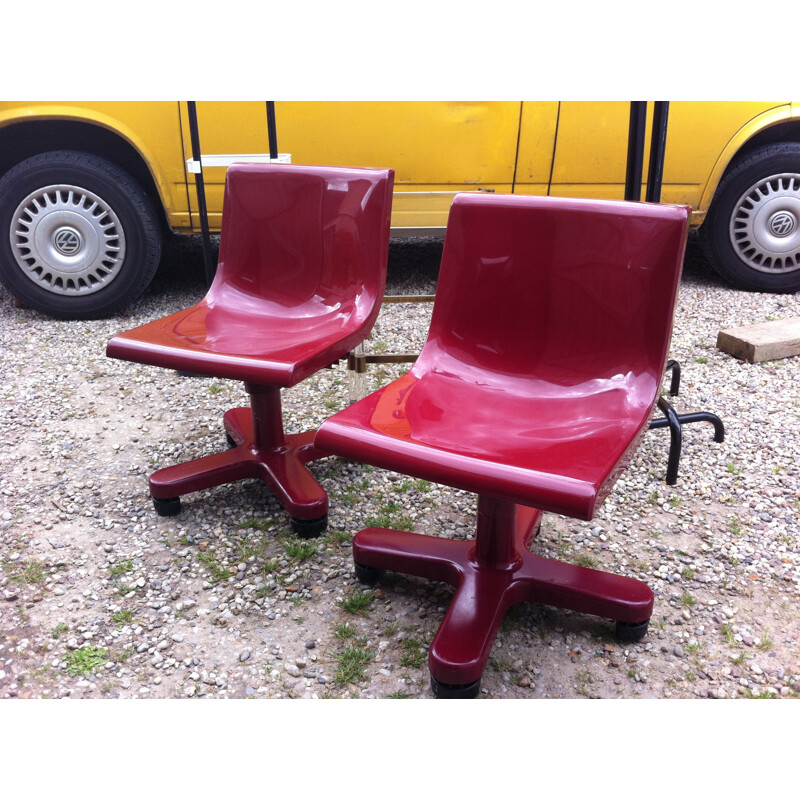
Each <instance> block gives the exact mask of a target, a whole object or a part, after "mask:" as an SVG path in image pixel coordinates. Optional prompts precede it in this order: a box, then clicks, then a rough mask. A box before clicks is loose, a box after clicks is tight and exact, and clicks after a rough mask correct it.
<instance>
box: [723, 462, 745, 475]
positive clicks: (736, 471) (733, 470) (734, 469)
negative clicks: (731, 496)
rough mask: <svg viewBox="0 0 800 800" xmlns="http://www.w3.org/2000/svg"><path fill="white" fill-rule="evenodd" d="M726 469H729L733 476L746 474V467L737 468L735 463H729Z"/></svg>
mask: <svg viewBox="0 0 800 800" xmlns="http://www.w3.org/2000/svg"><path fill="white" fill-rule="evenodd" d="M725 469H727V470H728V472H730V473H731V475H740V474H741V473H742V472H744V467H739V466H737V465H736V464H734V463H733V461H729V462H728V463H727V464H726V465H725Z"/></svg>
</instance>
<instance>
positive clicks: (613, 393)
mask: <svg viewBox="0 0 800 800" xmlns="http://www.w3.org/2000/svg"><path fill="white" fill-rule="evenodd" d="M687 215H688V211H687V210H686V209H685V208H683V207H674V206H659V205H648V204H633V203H623V202H610V201H588V200H573V199H561V198H544V197H516V196H502V195H480V194H477V195H458V196H457V197H456V199H455V201H454V203H453V206H452V209H451V212H450V219H449V222H448V228H447V234H446V239H445V247H444V253H443V256H442V264H441V270H440V276H439V284H438V287H437V293H436V302H435V305H434V310H433V319H432V322H431V328H430V333H429V336H428V340H427V342H426V344H425V346H424V348H423V350H422V352H421V354H420V356H419V358H418V360H417V362H416V363H415V364H414V366H413V368H412V369H411V370H410V371H409V372H408V373H407V374H406V375H405V376H404V377H402V378H400V379H399V380H397V381H395V382H393V383H391V384H390V385H389V386H387V387H385V388H384V389H382V390H380V391H378V392H375V393H374V394H372V395H371V396H369V397H367V398H366V399H364V400H362V401H360V402H359V403H356V404H355V405H353V406H351V407H350V408H347V409H345V410H344V411H342V412H341V413H339V414H336V415H335V416H334V417H333V418H331V419H330V420H328V421H326V422H325V423H324V424H323V425H322V427H321V428H320V431H319V433H318V435H317V439H316V443H317V445H318V446H320V447H322V448H323V449H326V450H329V451H331V452H335V453H339V454H341V455H345V456H348V457H350V458H353V459H355V460H359V461H366V462H369V463H373V464H377V465H380V466H384V467H387V468H390V469H394V470H397V471H399V472H403V473H407V474H411V475H418V476H420V477H423V478H427V479H428V480H432V481H436V482H439V483H444V484H448V485H451V486H456V487H458V488H462V489H467V490H470V491H473V492H477V493H479V494H486V495H491V496H493V497H498V498H506V499H509V500H513V501H515V502H520V503H525V504H528V505H531V506H534V507H536V508H540V509H543V510H545V511H554V512H558V513H561V514H566V515H568V516H573V517H578V518H581V519H590V518H591V517H592V515H593V514H594V512H595V510H596V508H597V506H598V505H599V503H600V502H601V501H602V499H603V498H604V497H605V495H606V494H607V493H608V491H609V490H610V488H611V486H612V485H613V482H614V481H615V480H616V477H617V475H618V472H619V470H620V469H621V467H622V466H623V465H624V460H625V457H626V456H627V455H628V454H629V451H630V450H631V449H632V448H633V447H634V446H635V444H636V443H637V441H638V437H639V435H640V434H641V433H642V432H643V431H644V430H645V429H646V426H647V422H648V418H649V416H650V413H651V411H652V409H653V405H654V403H655V401H656V399H657V396H658V391H659V387H660V384H661V379H662V375H663V371H664V364H665V361H666V354H667V347H668V344H669V340H670V333H671V327H672V313H673V308H674V303H675V297H676V292H677V287H678V283H679V279H680V273H681V264H682V260H683V251H684V246H685V240H686V232H687Z"/></svg>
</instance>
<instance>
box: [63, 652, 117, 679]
mask: <svg viewBox="0 0 800 800" xmlns="http://www.w3.org/2000/svg"><path fill="white" fill-rule="evenodd" d="M106 655H107V654H106V650H105V649H104V648H102V647H98V646H97V645H94V644H88V645H86V646H85V647H79V648H78V649H77V650H73V651H72V652H71V653H69V654H68V655H67V657H66V659H65V660H66V662H67V672H68V673H69V674H70V675H73V676H75V675H86V674H88V673H90V672H94V670H96V669H97V668H98V667H102V666H103V664H105V663H106V661H108V658H107V657H106Z"/></svg>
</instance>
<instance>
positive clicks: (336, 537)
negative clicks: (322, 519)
mask: <svg viewBox="0 0 800 800" xmlns="http://www.w3.org/2000/svg"><path fill="white" fill-rule="evenodd" d="M326 536H327V537H328V541H329V542H331V543H333V544H337V545H342V544H345V543H346V542H349V541H351V540H352V538H353V536H352V534H350V533H348V532H347V531H338V530H333V529H329V530H328V532H327V534H326Z"/></svg>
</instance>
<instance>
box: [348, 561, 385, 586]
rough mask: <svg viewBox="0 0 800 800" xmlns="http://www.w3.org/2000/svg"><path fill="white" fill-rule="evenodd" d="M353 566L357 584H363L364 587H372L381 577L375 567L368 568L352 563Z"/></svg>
mask: <svg viewBox="0 0 800 800" xmlns="http://www.w3.org/2000/svg"><path fill="white" fill-rule="evenodd" d="M353 566H354V567H355V572H356V578H357V579H358V582H359V583H363V584H364V585H365V586H374V585H375V584H376V583H377V582H378V578H380V576H381V571H380V570H379V569H377V567H368V566H366V565H365V564H359V563H358V562H356V561H354V562H353Z"/></svg>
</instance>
